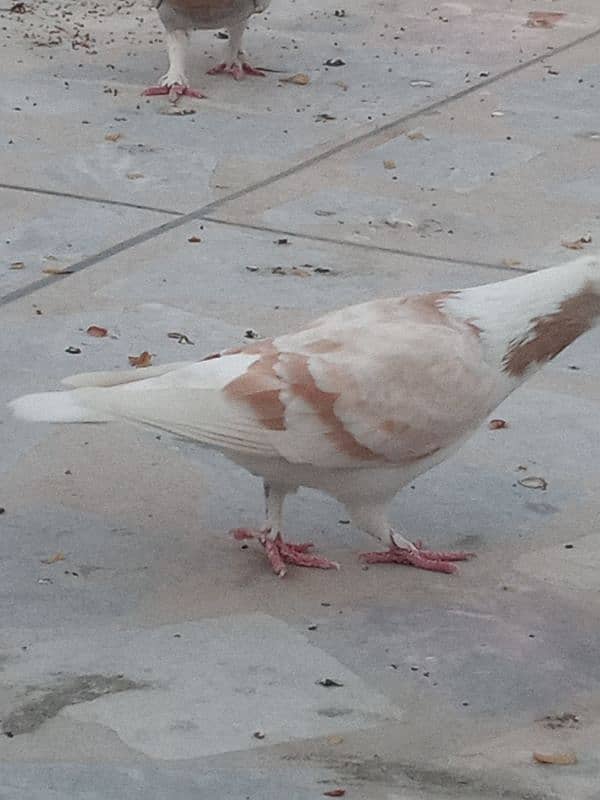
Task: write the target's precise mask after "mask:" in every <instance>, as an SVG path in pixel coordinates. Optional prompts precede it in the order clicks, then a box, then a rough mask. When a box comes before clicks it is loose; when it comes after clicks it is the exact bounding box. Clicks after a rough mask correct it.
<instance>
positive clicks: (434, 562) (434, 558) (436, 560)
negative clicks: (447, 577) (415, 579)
mask: <svg viewBox="0 0 600 800" xmlns="http://www.w3.org/2000/svg"><path fill="white" fill-rule="evenodd" d="M389 537H390V547H389V549H388V550H385V551H382V552H379V551H376V552H373V553H361V556H360V558H361V560H362V561H364V562H365V563H366V564H404V565H406V566H409V567H416V568H417V569H425V570H428V571H429V572H445V573H448V574H450V573H452V572H456V570H457V568H456V566H455V564H454V563H453V562H455V561H468V560H469V559H470V558H474V556H475V553H467V552H462V551H459V552H442V551H437V550H425V548H424V547H423V545H422V543H421V542H415V543H414V544H413V543H412V542H409V541H408V539H405V538H404V536H400V534H399V533H397V532H396V531H394V530H391V529H390V532H389ZM377 538H379V537H377Z"/></svg>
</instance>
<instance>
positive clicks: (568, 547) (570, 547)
mask: <svg viewBox="0 0 600 800" xmlns="http://www.w3.org/2000/svg"><path fill="white" fill-rule="evenodd" d="M574 548H575V545H574V544H566V545H565V550H573V549H574Z"/></svg>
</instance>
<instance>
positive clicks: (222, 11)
mask: <svg viewBox="0 0 600 800" xmlns="http://www.w3.org/2000/svg"><path fill="white" fill-rule="evenodd" d="M155 1H156V8H157V9H158V14H159V16H160V18H161V20H162V23H163V25H164V26H165V31H166V37H167V50H168V53H169V71H168V72H167V74H166V75H163V77H162V78H161V80H160V85H159V86H151V87H150V88H149V89H146V91H145V92H144V94H145V95H149V96H152V95H157V94H169V95H172V96H173V95H175V96H177V95H189V96H190V97H203V95H202V94H201V93H200V92H198V91H197V90H196V89H192V88H190V86H189V83H188V79H187V75H186V69H185V58H186V49H187V44H188V39H189V31H190V30H194V29H196V28H199V29H202V30H206V29H215V28H227V30H228V32H229V53H228V57H227V59H226V60H225V61H224V62H223V63H222V64H219V65H218V66H216V67H213V69H211V70H209V74H210V75H216V74H217V73H219V72H226V73H229V74H230V75H233V77H234V78H235V79H236V80H240V79H241V78H243V77H244V75H259V76H264V72H262V71H261V70H259V69H255V68H254V67H253V66H251V65H250V64H249V63H248V62H247V61H246V59H245V56H244V51H243V50H242V37H243V35H244V30H245V28H246V24H247V22H248V20H249V18H250V17H251V16H252V15H253V14H261V13H262V12H263V11H265V10H266V9H267V8H268V7H269V5H270V3H271V0H155Z"/></svg>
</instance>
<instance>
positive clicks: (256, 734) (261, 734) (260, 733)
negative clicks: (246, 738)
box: [252, 731, 265, 739]
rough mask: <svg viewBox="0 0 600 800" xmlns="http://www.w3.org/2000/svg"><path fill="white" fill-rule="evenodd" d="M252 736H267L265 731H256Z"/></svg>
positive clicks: (260, 737)
mask: <svg viewBox="0 0 600 800" xmlns="http://www.w3.org/2000/svg"><path fill="white" fill-rule="evenodd" d="M252 736H254V738H255V739H264V738H265V734H264V732H263V731H254V733H253V734H252Z"/></svg>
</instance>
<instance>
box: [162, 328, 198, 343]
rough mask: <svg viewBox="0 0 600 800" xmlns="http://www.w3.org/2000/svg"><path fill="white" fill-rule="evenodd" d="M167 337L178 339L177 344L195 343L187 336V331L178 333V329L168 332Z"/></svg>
mask: <svg viewBox="0 0 600 800" xmlns="http://www.w3.org/2000/svg"><path fill="white" fill-rule="evenodd" d="M167 338H169V339H177V344H194V343H193V342H192V340H191V339H190V338H189V336H186V335H185V333H178V332H177V331H173V332H172V333H167Z"/></svg>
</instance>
